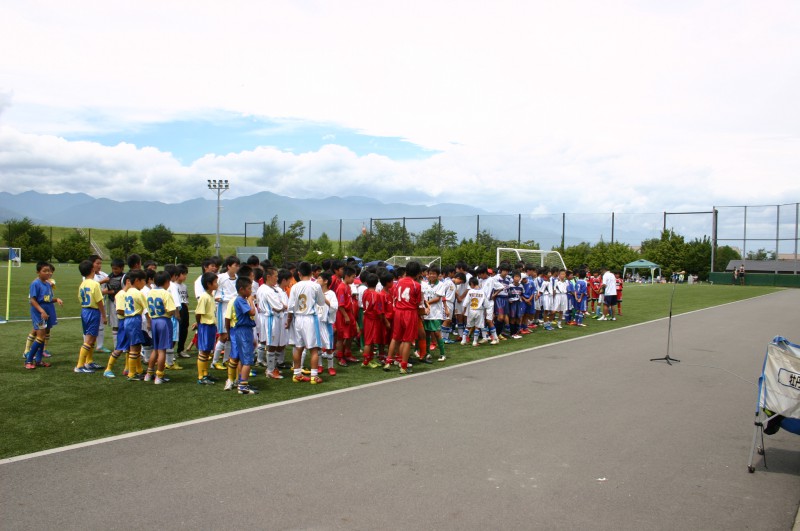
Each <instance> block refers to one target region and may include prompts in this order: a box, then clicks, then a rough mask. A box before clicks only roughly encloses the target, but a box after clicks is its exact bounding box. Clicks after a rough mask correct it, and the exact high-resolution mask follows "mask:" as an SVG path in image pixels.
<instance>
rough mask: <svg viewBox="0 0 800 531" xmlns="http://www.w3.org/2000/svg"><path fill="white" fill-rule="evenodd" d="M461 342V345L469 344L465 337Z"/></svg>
mask: <svg viewBox="0 0 800 531" xmlns="http://www.w3.org/2000/svg"><path fill="white" fill-rule="evenodd" d="M461 344H462V345H468V344H469V341H467V340H466V339H463V340H462V341H461Z"/></svg>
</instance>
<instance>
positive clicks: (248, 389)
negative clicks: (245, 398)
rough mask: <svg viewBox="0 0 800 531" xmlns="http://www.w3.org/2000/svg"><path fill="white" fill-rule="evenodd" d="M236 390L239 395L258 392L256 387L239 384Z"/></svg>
mask: <svg viewBox="0 0 800 531" xmlns="http://www.w3.org/2000/svg"><path fill="white" fill-rule="evenodd" d="M238 392H239V394H240V395H257V394H258V390H257V389H253V388H252V387H250V386H249V385H240V386H239V391H238Z"/></svg>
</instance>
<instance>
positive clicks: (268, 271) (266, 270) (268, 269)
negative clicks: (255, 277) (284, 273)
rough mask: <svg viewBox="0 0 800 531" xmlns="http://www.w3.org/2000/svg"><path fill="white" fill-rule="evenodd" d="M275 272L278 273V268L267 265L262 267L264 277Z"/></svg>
mask: <svg viewBox="0 0 800 531" xmlns="http://www.w3.org/2000/svg"><path fill="white" fill-rule="evenodd" d="M276 274H278V270H277V269H275V268H274V267H272V266H269V267H265V268H264V277H265V278H266V277H268V276H270V275H276Z"/></svg>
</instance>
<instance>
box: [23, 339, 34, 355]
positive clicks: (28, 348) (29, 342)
mask: <svg viewBox="0 0 800 531" xmlns="http://www.w3.org/2000/svg"><path fill="white" fill-rule="evenodd" d="M34 341H36V334H28V337H27V339H26V340H25V354H27V353H28V352H30V351H31V348H32V347H33V342H34Z"/></svg>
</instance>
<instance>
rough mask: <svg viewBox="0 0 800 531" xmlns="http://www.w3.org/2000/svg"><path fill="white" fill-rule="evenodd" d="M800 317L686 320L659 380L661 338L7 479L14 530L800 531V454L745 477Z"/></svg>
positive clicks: (778, 441) (220, 423)
mask: <svg viewBox="0 0 800 531" xmlns="http://www.w3.org/2000/svg"><path fill="white" fill-rule="evenodd" d="M798 307H800V290H786V291H781V292H778V293H776V294H772V295H769V296H764V297H760V298H757V299H752V300H749V301H744V302H739V303H735V304H729V305H725V306H721V307H717V308H713V309H708V310H704V311H700V312H695V313H691V314H685V315H679V316H676V317H674V318H673V322H672V330H673V340H672V346H673V348H672V351H671V355H672V357H675V358H679V359H680V360H681V363H678V364H675V365H671V366H670V365H667V364H666V363H663V362H651V361H649V359H650V358H653V357H658V356H663V355H664V354H665V353H666V340H667V321H666V320H662V321H657V322H653V323H648V324H644V325H640V326H633V327H629V328H624V329H621V330H616V331H610V332H607V333H603V334H597V335H593V336H588V337H586V338H583V339H579V340H573V341H569V342H564V343H560V344H555V345H550V346H546V347H541V348H536V349H531V350H526V351H521V352H518V353H514V354H511V355H505V356H502V357H497V358H493V359H489V360H483V361H482V362H479V363H472V364H467V365H462V366H454V367H452V368H449V369H447V370H442V371H435V372H430V373H425V374H417V375H412V376H409V377H406V378H403V379H398V380H391V381H389V382H387V383H384V384H380V385H371V386H366V387H361V388H357V389H351V390H348V391H347V392H340V393H335V394H328V395H322V396H318V397H317V398H314V399H311V400H301V401H295V402H290V403H284V404H280V405H276V406H274V407H267V408H261V409H259V410H257V411H252V412H247V413H244V414H239V415H234V416H230V417H225V418H217V419H214V420H212V421H208V422H200V423H194V424H190V425H183V426H180V427H176V428H173V429H166V430H161V431H156V432H149V433H145V434H142V435H140V436H135V437H128V438H123V439H119V440H114V441H110V442H104V443H102V444H97V445H91V446H86V447H81V448H77V449H70V450H67V451H63V452H56V453H52V454H49V455H42V456H36V457H32V458H25V459H16V460H6V461H4V462H2V463H0V528H2V529H54V528H58V529H63V530H67V529H82V530H86V529H144V528H153V527H162V528H167V529H184V528H186V529H234V528H239V529H241V528H254V529H415V530H420V529H426V530H427V529H459V530H463V529H579V528H582V529H637V530H638V529H681V530H683V529H726V530H727V529H791V528H792V525H793V523H794V520H795V515H796V513H797V509H798V500H799V499H800V438H797V437H796V436H794V435H792V434H787V433H785V432H783V431H781V432H779V433H778V434H776V435H774V436H771V437H768V439H767V444H766V447H767V456H766V457H767V464H768V465H769V468H767V469H765V468H764V467H763V464H762V462H761V460H760V459H759V461H758V466H757V471H756V473H755V474H749V473H748V472H747V468H746V464H747V459H748V454H749V449H750V442H751V438H752V433H753V415H754V411H755V400H756V387H755V382H756V380H757V378H758V374H759V371H760V368H761V363H762V360H763V357H764V352H765V349H766V344H767V343H768V342H769V340H770V339H771V338H772V337H773V336H775V335H783V336H785V337H787V338H789V339H794V340H800V330H798V318H797V315H798V313H797V308H798ZM621 319H624V317H622V318H621ZM590 326H592V327H593V328H599V327H602V326H604V323H595V322H591V323H590ZM537 333H544V332H537ZM553 333H558V332H553ZM534 341H535V340H534ZM468 348H471V347H468ZM452 352H453V353H454V354H453V356H454V357H455V356H457V355H458V354H457V352H458V350H457V349H453V350H452ZM246 399H247V397H239V396H231V400H246Z"/></svg>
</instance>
